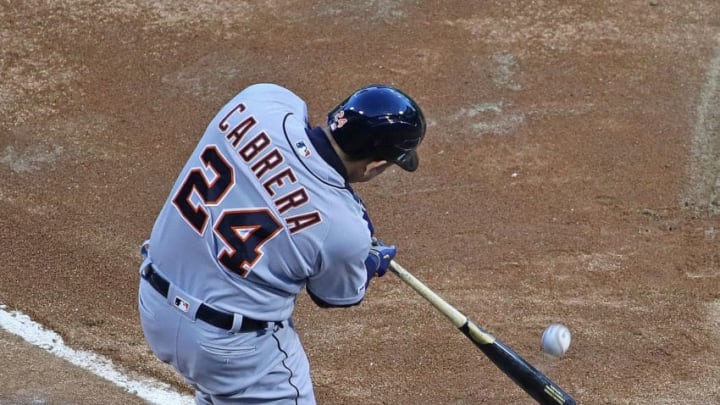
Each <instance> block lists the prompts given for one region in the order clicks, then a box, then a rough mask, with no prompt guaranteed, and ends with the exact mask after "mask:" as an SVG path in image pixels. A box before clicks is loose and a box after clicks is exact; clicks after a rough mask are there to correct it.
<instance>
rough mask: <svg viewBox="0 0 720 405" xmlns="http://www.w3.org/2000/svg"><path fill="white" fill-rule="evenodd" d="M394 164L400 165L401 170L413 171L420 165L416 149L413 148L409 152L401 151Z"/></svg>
mask: <svg viewBox="0 0 720 405" xmlns="http://www.w3.org/2000/svg"><path fill="white" fill-rule="evenodd" d="M395 164H396V165H398V166H400V168H401V169H403V170H406V171H408V172H414V171H415V170H417V168H418V166H419V165H420V157H419V156H418V154H417V151H416V150H415V149H413V150H411V151H409V152H406V153H403V154H402V155H400V156H399V157H398V158H397V159H395Z"/></svg>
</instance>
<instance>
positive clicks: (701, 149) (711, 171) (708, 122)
mask: <svg viewBox="0 0 720 405" xmlns="http://www.w3.org/2000/svg"><path fill="white" fill-rule="evenodd" d="M715 39H716V41H717V42H718V43H719V44H720V34H718V35H717V36H716V38H715ZM719 77H720V46H718V47H717V48H716V49H715V55H714V57H713V59H712V61H711V62H710V65H709V66H708V71H707V79H706V81H705V85H704V86H703V89H702V92H701V94H700V103H699V104H698V107H697V119H696V122H695V130H694V134H693V135H694V137H693V145H692V159H691V163H690V179H691V182H690V190H688V193H687V194H689V195H688V197H689V199H690V200H691V201H692V202H694V203H696V204H699V205H700V206H704V205H705V204H708V205H711V202H712V199H713V192H714V190H713V187H716V184H717V183H718V182H719V181H720V178H716V177H717V176H718V173H716V170H717V168H718V166H717V162H716V160H717V159H718V158H719V157H720V156H718V155H719V154H720V151H719V150H717V149H716V148H717V146H716V142H717V140H714V139H713V137H714V136H717V134H716V132H717V130H718V129H719V128H720V117H719V116H718V114H717V107H718V104H720V93H719V92H718V82H719Z"/></svg>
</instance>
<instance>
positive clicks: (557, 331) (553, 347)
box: [542, 323, 571, 357]
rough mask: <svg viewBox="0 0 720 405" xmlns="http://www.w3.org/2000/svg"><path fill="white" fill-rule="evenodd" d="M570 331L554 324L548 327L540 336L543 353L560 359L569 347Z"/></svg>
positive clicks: (565, 327)
mask: <svg viewBox="0 0 720 405" xmlns="http://www.w3.org/2000/svg"><path fill="white" fill-rule="evenodd" d="M570 339H571V337H570V330H569V329H568V328H567V326H565V325H562V324H559V323H554V324H552V325H550V326H548V327H547V328H546V329H545V332H543V335H542V347H543V350H544V351H545V353H547V354H550V355H552V356H555V357H562V356H564V355H565V352H567V349H568V348H569V347H570Z"/></svg>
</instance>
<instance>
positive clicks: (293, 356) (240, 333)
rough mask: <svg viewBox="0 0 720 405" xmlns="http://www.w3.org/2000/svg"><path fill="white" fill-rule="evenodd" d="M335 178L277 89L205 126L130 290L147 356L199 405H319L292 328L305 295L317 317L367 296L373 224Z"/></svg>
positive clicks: (290, 98) (319, 140)
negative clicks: (134, 290) (175, 376)
mask: <svg viewBox="0 0 720 405" xmlns="http://www.w3.org/2000/svg"><path fill="white" fill-rule="evenodd" d="M344 170H345V169H344V167H343V166H342V163H341V161H340V160H339V158H338V157H337V155H336V154H335V152H334V151H332V147H331V146H330V143H329V140H328V139H327V138H326V137H325V136H324V133H323V132H322V131H321V130H320V129H317V128H316V129H313V130H311V129H310V128H309V127H308V117H307V107H306V105H305V103H304V102H303V101H302V100H301V99H300V98H298V97H297V96H296V95H295V94H293V93H292V92H290V91H289V90H287V89H284V88H282V87H280V86H276V85H272V84H258V85H254V86H251V87H248V88H247V89H245V90H243V91H242V92H240V93H239V94H238V95H237V96H235V97H234V98H233V99H232V100H231V101H230V102H229V103H228V104H227V105H225V106H224V107H223V108H222V109H221V110H220V112H219V113H218V114H217V115H216V116H215V118H214V119H213V120H212V121H211V122H210V124H209V126H208V127H207V130H206V131H205V134H204V135H203V137H202V138H201V140H200V141H199V143H198V145H197V148H196V149H195V150H194V151H193V152H192V155H191V156H190V159H189V160H188V162H187V164H186V165H185V167H184V168H183V169H182V171H181V172H180V175H179V176H178V179H177V181H176V183H175V185H174V186H173V188H172V190H171V192H170V196H169V198H168V200H167V202H166V203H165V205H164V206H163V207H162V210H161V212H160V213H159V215H158V217H157V220H156V222H155V224H154V226H153V229H152V233H151V236H150V240H149V249H147V245H144V248H143V254H144V256H145V261H144V262H143V264H142V266H141V274H142V275H143V278H142V280H141V283H140V289H139V292H138V307H139V312H140V319H141V323H142V327H143V332H144V334H145V338H146V340H147V342H148V344H149V346H150V347H151V349H152V350H153V352H154V353H155V355H156V356H157V357H158V358H159V359H160V360H162V361H164V362H166V363H169V364H171V365H172V366H173V367H174V368H175V369H176V370H177V371H178V372H180V373H181V374H182V375H183V377H185V380H186V381H187V382H188V383H190V384H191V385H193V386H194V387H195V388H196V402H197V403H198V404H211V403H213V404H236V403H242V404H264V403H269V402H272V403H278V404H279V403H289V404H314V403H315V398H314V394H313V390H312V382H311V380H310V372H309V363H308V360H307V356H306V355H305V352H304V350H303V348H302V345H301V343H300V340H299V337H298V334H297V333H296V331H295V329H294V328H293V326H292V322H289V321H288V320H289V319H290V318H291V315H292V313H293V310H294V306H295V297H296V295H297V294H298V293H299V292H300V291H302V289H303V288H307V290H308V292H309V293H310V294H311V297H313V300H315V301H316V302H319V303H320V304H322V305H326V304H327V305H331V306H347V305H353V304H356V303H358V302H360V301H361V300H362V299H363V297H364V294H365V286H366V282H367V277H368V275H367V274H368V273H367V270H366V268H365V264H364V262H365V258H366V257H367V255H368V251H369V248H370V244H371V236H372V225H371V224H370V220H369V218H368V217H367V213H366V212H365V210H364V207H363V205H362V203H361V202H360V200H359V198H357V196H356V195H355V194H354V192H353V191H352V189H351V188H350V187H349V185H347V184H346V182H345V179H344ZM208 308H210V309H208ZM217 311H220V315H218V312H217ZM223 313H224V314H223ZM228 314H229V317H230V321H229V324H228V322H223V321H219V317H220V318H222V319H225V320H227V316H228ZM249 318H251V319H249ZM263 321H281V322H270V323H265V322H263ZM248 324H249V325H250V326H249V327H248V328H246V325H248ZM258 325H260V326H258Z"/></svg>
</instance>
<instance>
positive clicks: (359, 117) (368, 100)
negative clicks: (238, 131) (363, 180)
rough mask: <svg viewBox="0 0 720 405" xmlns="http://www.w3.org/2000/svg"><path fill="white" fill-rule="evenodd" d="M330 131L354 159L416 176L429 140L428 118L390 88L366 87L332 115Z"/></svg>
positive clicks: (409, 99) (410, 101)
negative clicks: (386, 164) (389, 165)
mask: <svg viewBox="0 0 720 405" xmlns="http://www.w3.org/2000/svg"><path fill="white" fill-rule="evenodd" d="M328 127H329V128H330V133H331V134H332V136H333V138H334V139H335V142H337V144H338V146H340V149H342V151H343V152H345V154H347V155H348V156H349V157H350V158H352V159H365V158H371V159H378V160H387V161H389V162H393V163H395V164H397V165H398V166H400V167H401V168H403V169H405V170H407V171H409V172H412V171H415V169H417V167H418V163H419V158H418V155H417V152H416V150H415V149H416V148H417V147H418V145H420V142H422V140H423V137H424V136H425V117H424V116H423V113H422V111H421V110H420V107H419V106H418V105H417V104H416V103H415V101H413V99H411V98H410V97H409V96H408V95H407V94H405V93H403V92H402V91H400V90H398V89H396V88H394V87H392V86H387V85H378V84H375V85H371V86H367V87H363V88H362V89H360V90H357V91H356V92H354V93H353V94H351V95H350V97H348V98H347V99H346V100H345V101H343V102H342V103H340V104H339V105H338V106H337V107H335V109H333V110H332V111H330V113H329V114H328Z"/></svg>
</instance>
